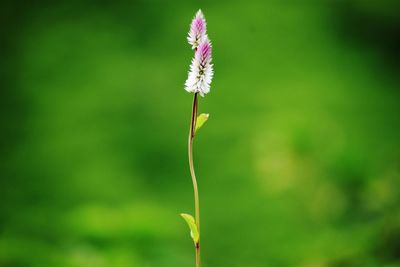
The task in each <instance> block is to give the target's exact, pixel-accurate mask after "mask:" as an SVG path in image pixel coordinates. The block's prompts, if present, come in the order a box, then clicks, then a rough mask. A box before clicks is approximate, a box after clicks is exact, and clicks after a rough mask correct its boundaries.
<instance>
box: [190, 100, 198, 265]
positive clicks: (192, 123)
mask: <svg viewBox="0 0 400 267" xmlns="http://www.w3.org/2000/svg"><path fill="white" fill-rule="evenodd" d="M197 108H198V95H197V93H195V94H194V97H193V106H192V117H191V121H190V130H189V140H188V155H189V168H190V175H191V176H192V182H193V191H194V208H195V220H196V225H197V229H198V232H199V235H200V203H199V190H198V188H197V180H196V174H195V172H194V165H193V139H194V136H195V132H196V119H197ZM195 247H196V267H200V240H199V241H198V242H197V243H196V244H195Z"/></svg>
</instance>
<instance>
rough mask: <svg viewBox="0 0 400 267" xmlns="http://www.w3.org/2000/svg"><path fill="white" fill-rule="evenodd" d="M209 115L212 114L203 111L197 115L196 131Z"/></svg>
mask: <svg viewBox="0 0 400 267" xmlns="http://www.w3.org/2000/svg"><path fill="white" fill-rule="evenodd" d="M209 116H210V114H208V113H201V114H200V115H199V116H197V119H196V132H197V130H199V129H200V128H201V126H203V124H204V123H205V122H206V121H207V120H208V117H209Z"/></svg>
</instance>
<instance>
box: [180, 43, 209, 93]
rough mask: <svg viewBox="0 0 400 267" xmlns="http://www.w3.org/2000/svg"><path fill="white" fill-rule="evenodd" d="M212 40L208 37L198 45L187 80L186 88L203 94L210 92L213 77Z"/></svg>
mask: <svg viewBox="0 0 400 267" xmlns="http://www.w3.org/2000/svg"><path fill="white" fill-rule="evenodd" d="M211 50H212V46H211V42H210V40H209V39H208V37H206V38H205V39H204V41H203V42H201V43H200V44H199V46H198V47H197V50H196V53H195V55H194V58H193V59H192V64H191V65H190V71H189V75H188V78H187V80H186V82H185V90H186V91H188V92H193V93H200V95H201V96H204V95H205V94H207V93H209V92H210V84H211V80H212V78H213V74H214V73H213V65H212V64H211V60H212V58H211Z"/></svg>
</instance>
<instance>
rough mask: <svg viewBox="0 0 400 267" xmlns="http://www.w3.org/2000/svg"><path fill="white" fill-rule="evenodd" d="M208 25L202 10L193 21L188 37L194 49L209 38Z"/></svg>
mask: <svg viewBox="0 0 400 267" xmlns="http://www.w3.org/2000/svg"><path fill="white" fill-rule="evenodd" d="M206 32H207V25H206V20H205V18H204V15H203V12H202V11H201V9H199V11H197V13H196V16H195V17H194V18H193V20H192V24H191V25H190V30H189V35H188V37H187V39H188V42H189V44H191V45H192V49H196V48H197V47H198V46H199V45H200V43H201V42H203V41H204V40H205V38H206V37H207V33H206Z"/></svg>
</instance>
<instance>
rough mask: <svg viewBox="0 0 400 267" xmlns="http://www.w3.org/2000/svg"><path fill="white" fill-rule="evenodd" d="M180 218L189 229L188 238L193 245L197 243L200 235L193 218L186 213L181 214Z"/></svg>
mask: <svg viewBox="0 0 400 267" xmlns="http://www.w3.org/2000/svg"><path fill="white" fill-rule="evenodd" d="M181 216H182V218H183V219H185V221H186V223H187V224H188V226H189V228H190V236H191V237H192V239H193V241H194V243H195V244H197V243H198V242H199V238H200V235H199V231H198V230H197V225H196V222H195V220H194V218H193V216H192V215H190V214H186V213H181Z"/></svg>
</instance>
